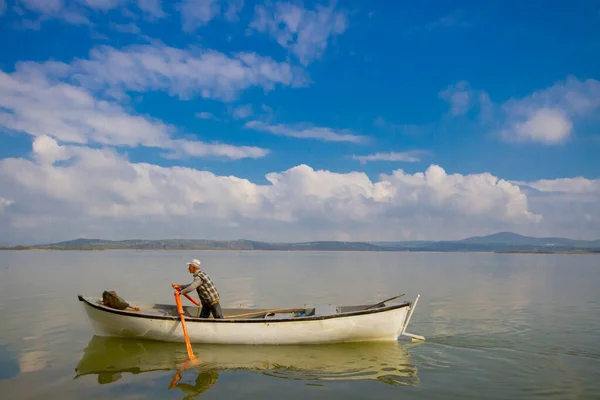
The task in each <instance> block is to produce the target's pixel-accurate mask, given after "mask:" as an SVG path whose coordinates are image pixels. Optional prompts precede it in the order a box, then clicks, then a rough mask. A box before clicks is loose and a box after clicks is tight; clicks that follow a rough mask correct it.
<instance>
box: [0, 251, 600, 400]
mask: <svg viewBox="0 0 600 400" xmlns="http://www.w3.org/2000/svg"><path fill="white" fill-rule="evenodd" d="M192 258H199V259H200V260H201V261H202V264H203V269H204V270H205V271H206V272H207V273H208V275H209V276H210V277H211V278H212V279H213V281H214V282H215V284H216V285H217V288H218V289H219V291H220V293H221V298H222V300H221V304H222V306H223V307H241V308H253V307H256V308H263V307H264V308H271V307H297V306H304V305H305V304H306V305H317V304H329V303H331V304H367V303H376V302H377V301H379V300H383V299H385V298H388V297H392V296H394V295H398V294H402V293H406V296H404V297H403V298H401V299H399V300H398V301H402V300H414V298H415V296H416V295H417V294H420V295H421V297H420V299H419V303H418V305H417V307H416V309H415V312H414V314H413V316H412V319H411V321H410V325H409V327H408V332H411V333H415V334H419V335H423V336H425V338H426V341H425V342H421V343H409V342H405V341H398V343H370V344H369V343H363V344H339V345H319V346H215V345H194V346H193V348H194V352H195V354H196V355H197V356H198V358H199V360H200V361H201V363H200V365H198V366H196V367H194V368H192V369H187V370H184V371H182V372H181V373H180V376H178V378H179V380H177V379H174V377H175V376H176V374H177V372H178V368H179V366H180V365H181V363H182V362H183V361H185V359H186V357H187V353H186V349H185V345H184V344H166V343H158V342H149V341H137V340H120V339H106V338H99V337H94V335H93V334H92V331H91V328H90V327H89V326H88V322H87V320H86V317H85V314H84V312H83V310H82V308H81V304H80V302H79V301H78V300H77V294H83V295H87V296H100V295H101V294H102V291H104V290H116V292H117V293H118V294H119V295H120V296H122V297H123V298H125V299H126V300H128V301H130V302H132V303H135V300H141V301H150V302H166V303H174V299H173V289H172V288H171V283H179V284H182V283H189V282H191V278H190V275H189V273H188V272H187V267H186V264H185V263H186V262H187V261H189V260H190V259H192ZM599 284H600V256H598V255H547V254H541V255H540V254H538V255H535V254H491V253H404V252H398V253H371V252H218V251H203V252H186V251H0V315H1V317H2V325H1V326H0V393H3V398H7V399H37V398H60V399H62V400H64V399H71V398H73V399H75V398H86V399H106V398H110V399H141V398H144V399H192V398H206V399H246V400H247V399H263V398H279V397H285V398H286V399H288V400H289V399H304V398H311V399H320V398H322V399H364V398H377V399H392V398H394V399H397V398H403V399H411V398H427V399H438V398H439V399H453V398H460V399H466V398H488V399H490V398H491V399H508V398H510V399H520V398H523V399H525V398H527V399H530V398H544V399H591V398H600V290H599ZM194 297H195V293H194ZM183 301H184V304H185V302H187V300H186V299H185V298H184V299H183ZM188 304H189V303H188ZM172 382H176V383H174V384H172Z"/></svg>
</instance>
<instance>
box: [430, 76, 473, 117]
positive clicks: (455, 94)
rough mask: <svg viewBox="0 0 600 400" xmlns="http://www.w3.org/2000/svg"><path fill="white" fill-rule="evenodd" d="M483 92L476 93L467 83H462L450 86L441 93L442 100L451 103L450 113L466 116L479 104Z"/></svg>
mask: <svg viewBox="0 0 600 400" xmlns="http://www.w3.org/2000/svg"><path fill="white" fill-rule="evenodd" d="M481 93H482V92H479V91H475V90H473V89H472V88H471V85H470V84H469V82H467V81H460V82H457V83H455V84H454V85H450V86H448V87H447V88H446V89H444V90H443V91H441V92H440V93H439V96H440V98H442V99H443V100H445V101H447V102H448V103H450V107H451V108H450V113H451V114H452V115H453V116H460V115H465V114H467V113H468V112H469V110H470V109H471V108H472V107H474V106H475V105H477V104H479V101H480V99H481V97H480V95H481Z"/></svg>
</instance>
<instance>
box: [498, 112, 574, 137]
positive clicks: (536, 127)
mask: <svg viewBox="0 0 600 400" xmlns="http://www.w3.org/2000/svg"><path fill="white" fill-rule="evenodd" d="M572 128H573V123H572V122H571V121H570V120H569V118H568V117H567V116H566V115H565V113H564V112H563V111H562V110H559V109H551V108H541V109H539V110H535V111H534V112H533V113H532V115H531V116H530V117H529V119H527V120H526V121H525V122H515V123H514V124H513V126H512V128H511V130H510V131H505V132H504V135H505V137H506V139H507V140H523V141H533V142H540V143H544V144H556V143H561V142H564V141H565V140H566V139H567V138H568V137H569V135H570V134H571V130H572Z"/></svg>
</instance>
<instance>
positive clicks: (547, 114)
mask: <svg viewBox="0 0 600 400" xmlns="http://www.w3.org/2000/svg"><path fill="white" fill-rule="evenodd" d="M439 95H440V98H442V99H443V100H445V101H447V102H448V103H449V104H450V106H451V108H450V114H452V115H453V116H460V115H466V114H468V113H469V112H470V111H471V110H476V111H478V112H479V114H478V119H479V123H480V124H482V126H484V127H485V128H486V129H489V130H493V131H494V134H496V135H497V136H498V137H500V138H502V139H504V140H506V141H509V142H537V143H541V144H545V145H557V144H561V143H564V142H565V141H566V140H568V139H569V137H571V136H572V135H573V132H574V130H575V128H576V126H577V124H578V123H580V122H584V121H586V120H587V119H590V118H593V117H594V116H597V114H596V113H597V111H598V109H599V108H600V82H599V81H597V80H594V79H587V80H585V81H582V80H579V79H577V78H574V77H568V78H567V79H566V80H564V81H560V82H556V83H555V84H554V85H552V86H551V87H549V88H546V89H544V90H539V91H536V92H533V93H532V94H530V95H528V96H525V97H523V98H511V99H509V100H507V101H505V102H503V103H494V102H493V101H492V100H491V99H490V97H489V95H488V94H487V93H486V92H485V91H483V90H475V89H473V88H472V87H471V85H470V84H469V83H468V82H466V81H460V82H458V83H456V84H454V85H450V86H449V87H448V88H446V89H445V90H443V91H441V92H440V93H439Z"/></svg>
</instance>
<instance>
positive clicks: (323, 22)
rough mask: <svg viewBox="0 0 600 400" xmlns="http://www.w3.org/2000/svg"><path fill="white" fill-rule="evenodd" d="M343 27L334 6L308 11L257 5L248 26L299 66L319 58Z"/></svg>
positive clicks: (281, 4) (345, 19) (343, 18)
mask: <svg viewBox="0 0 600 400" xmlns="http://www.w3.org/2000/svg"><path fill="white" fill-rule="evenodd" d="M347 26H348V17H347V14H346V12H344V11H337V10H335V3H332V4H331V5H330V6H322V5H316V7H315V9H314V10H309V9H306V8H304V7H303V6H302V5H301V4H293V3H289V2H278V3H275V4H274V5H273V4H267V5H257V6H256V7H255V17H254V21H252V23H251V24H250V28H252V29H255V30H256V31H259V32H267V33H269V34H270V35H271V36H272V37H273V38H274V39H275V40H276V41H277V43H278V44H279V45H280V46H282V47H284V48H286V49H288V50H289V51H291V52H292V53H293V54H295V55H296V56H297V57H298V59H299V60H300V62H301V63H302V64H303V65H308V64H309V63H311V62H312V61H314V60H315V59H319V58H321V57H322V55H323V53H324V52H325V50H326V49H327V46H328V44H329V42H330V40H331V39H332V38H334V37H335V36H338V35H341V34H342V33H344V31H345V30H346V28H347Z"/></svg>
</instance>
